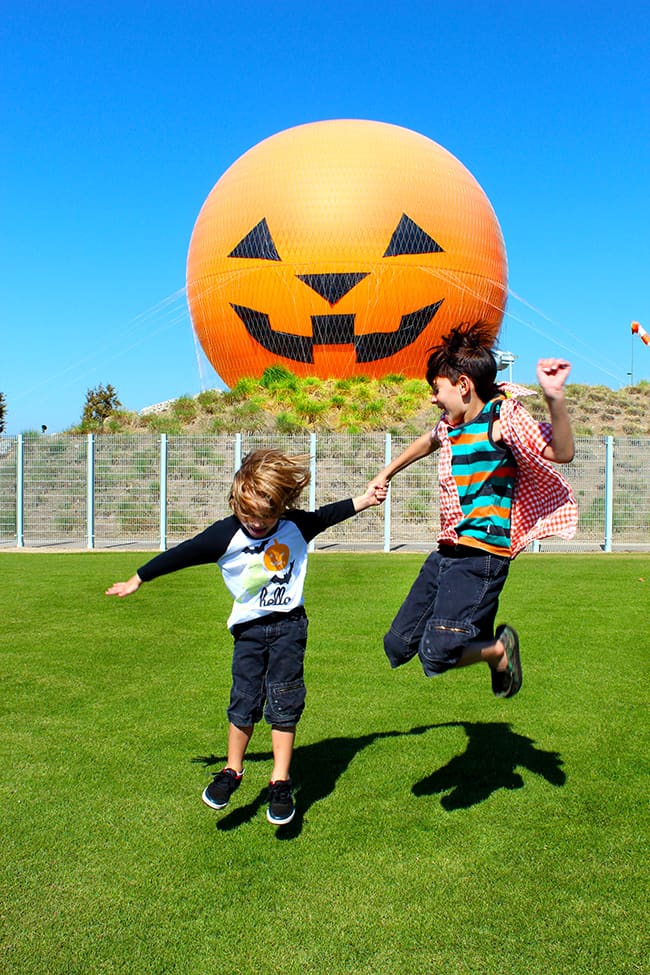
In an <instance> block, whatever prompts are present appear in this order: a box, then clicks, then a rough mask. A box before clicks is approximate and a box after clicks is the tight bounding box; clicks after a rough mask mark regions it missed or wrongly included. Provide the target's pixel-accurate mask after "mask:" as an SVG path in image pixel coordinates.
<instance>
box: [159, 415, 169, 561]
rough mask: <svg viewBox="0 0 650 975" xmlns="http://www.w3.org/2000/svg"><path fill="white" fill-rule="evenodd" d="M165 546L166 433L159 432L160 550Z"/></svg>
mask: <svg viewBox="0 0 650 975" xmlns="http://www.w3.org/2000/svg"><path fill="white" fill-rule="evenodd" d="M166 548H167V434H166V433H161V434H160V551H161V552H164V551H165V549H166Z"/></svg>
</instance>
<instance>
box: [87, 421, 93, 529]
mask: <svg viewBox="0 0 650 975" xmlns="http://www.w3.org/2000/svg"><path fill="white" fill-rule="evenodd" d="M86 528H87V542H86V547H87V548H94V547H95V435H94V434H93V433H89V434H88V436H87V439H86Z"/></svg>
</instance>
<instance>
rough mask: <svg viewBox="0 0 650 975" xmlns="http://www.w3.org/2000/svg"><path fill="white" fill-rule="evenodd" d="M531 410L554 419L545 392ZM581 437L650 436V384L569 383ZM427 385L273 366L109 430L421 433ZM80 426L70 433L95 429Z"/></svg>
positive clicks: (427, 423) (114, 422) (125, 415)
mask: <svg viewBox="0 0 650 975" xmlns="http://www.w3.org/2000/svg"><path fill="white" fill-rule="evenodd" d="M530 388H531V389H533V390H536V391H535V395H533V396H529V397H526V400H525V403H526V407H527V408H528V409H529V410H530V412H531V413H532V414H533V415H534V416H536V417H537V418H539V419H544V418H545V417H546V416H547V411H546V406H545V403H544V399H543V396H542V395H541V393H540V390H539V387H537V388H536V387H534V386H532V387H530ZM567 402H568V407H569V412H570V414H571V418H572V422H573V427H574V432H575V434H576V436H587V437H589V436H606V435H614V436H619V437H648V436H650V383H649V382H647V381H643V382H641V383H639V384H638V385H636V386H628V387H625V388H623V389H620V390H612V389H609V388H608V387H607V386H581V385H577V384H570V385H568V386H567ZM438 416H439V411H438V410H437V409H435V408H434V407H433V406H432V405H431V403H430V391H429V387H428V386H427V384H426V382H424V380H419V379H405V378H404V377H402V376H387V377H385V378H384V379H380V380H377V379H368V378H366V377H356V378H351V379H333V380H322V379H316V378H310V379H298V378H296V377H295V376H294V375H293V374H292V373H289V372H288V371H287V370H285V369H284V368H283V367H281V366H271V367H270V368H269V369H267V370H266V372H265V373H264V375H263V376H262V378H261V379H253V378H243V379H241V380H240V381H239V382H238V383H237V385H236V386H235V387H234V388H233V389H232V390H229V391H227V392H221V391H218V390H206V391H205V392H202V393H199V394H198V396H195V397H192V396H182V397H180V398H179V399H177V400H173V401H171V402H168V403H166V404H164V405H161V406H159V407H152V408H149V410H148V411H146V412H144V413H130V412H125V411H120V412H117V413H114V414H113V415H112V416H111V417H109V418H108V419H107V420H105V421H104V423H103V425H102V431H103V432H105V433H131V434H133V433H146V432H149V433H168V434H220V433H233V432H238V431H258V432H261V431H264V430H268V431H269V432H271V431H273V432H276V433H293V432H299V431H305V430H308V431H322V430H329V431H339V432H342V433H360V432H363V431H388V432H391V433H394V434H407V435H410V434H413V435H417V434H419V433H421V432H422V431H423V430H426V429H427V428H428V427H431V426H433V425H434V424H435V422H436V420H437V418H438ZM88 431H89V428H88V427H76V428H74V429H73V430H71V431H70V432H74V433H78V432H88Z"/></svg>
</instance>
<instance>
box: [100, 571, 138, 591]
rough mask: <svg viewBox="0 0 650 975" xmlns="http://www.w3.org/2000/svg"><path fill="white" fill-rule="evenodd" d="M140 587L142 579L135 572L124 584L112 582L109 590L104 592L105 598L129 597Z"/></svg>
mask: <svg viewBox="0 0 650 975" xmlns="http://www.w3.org/2000/svg"><path fill="white" fill-rule="evenodd" d="M141 585H142V579H141V578H140V576H139V575H138V573H137V572H136V573H135V575H132V576H131V578H130V579H128V580H127V581H126V582H114V583H113V585H112V586H111V587H110V589H107V590H106V592H105V595H106V596H130V595H131V594H132V593H134V592H137V591H138V589H139V588H140V586H141Z"/></svg>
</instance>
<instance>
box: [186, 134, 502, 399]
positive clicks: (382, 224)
mask: <svg viewBox="0 0 650 975" xmlns="http://www.w3.org/2000/svg"><path fill="white" fill-rule="evenodd" d="M506 297H507V264H506V255H505V248H504V243H503V237H502V234H501V230H500V227H499V224H498V221H497V219H496V216H495V214H494V211H493V209H492V207H491V205H490V202H489V200H488V198H487V196H486V195H485V193H484V192H483V190H482V189H481V187H480V186H479V184H478V183H477V181H476V180H475V179H474V177H473V176H472V175H471V173H470V172H469V171H468V170H467V169H466V168H465V167H464V166H463V165H462V164H461V163H460V162H459V161H458V160H457V159H456V158H455V157H454V156H452V155H451V153H449V152H448V151H447V150H446V149H443V148H442V146H440V145H438V144H437V143H435V142H433V141H431V140H430V139H428V138H426V137H425V136H423V135H420V134H418V133H417V132H413V131H411V130H409V129H404V128H401V127H399V126H395V125H388V124H386V123H383V122H370V121H359V120H353V119H344V120H338V121H327V122H314V123H311V124H308V125H301V126H297V127H296V128H292V129H287V130H286V131H284V132H280V133H278V134H277V135H274V136H271V137H270V138H268V139H265V140H264V141H263V142H260V143H259V144H258V145H256V146H254V147H253V148H252V149H250V150H249V151H248V152H246V153H244V155H243V156H241V157H240V158H239V159H238V160H237V161H236V162H235V163H233V165H232V166H231V167H230V168H229V169H228V170H227V171H226V172H225V173H224V175H223V176H222V177H221V179H220V180H219V181H218V182H217V184H216V185H215V187H214V188H213V190H212V191H211V193H210V194H209V196H208V198H207V200H206V201H205V203H204V205H203V207H202V209H201V212H200V213H199V216H198V219H197V221H196V225H195V227H194V231H193V233H192V239H191V242H190V247H189V253H188V259H187V298H188V303H189V308H190V314H191V317H192V322H193V325H194V329H195V331H196V334H197V336H198V339H199V341H200V343H201V345H202V347H203V349H204V351H205V354H206V356H207V357H208V359H209V360H210V362H211V363H212V365H213V366H214V368H215V370H216V371H217V373H218V374H219V375H220V376H221V378H222V379H223V380H224V382H225V383H226V384H228V385H229V386H233V385H234V384H235V383H236V382H237V380H238V379H240V378H241V377H242V376H261V374H262V373H263V371H264V370H265V369H266V368H267V367H268V366H269V365H271V364H274V363H280V364H282V365H283V366H285V367H286V368H288V369H290V370H291V371H292V372H293V373H295V374H296V375H299V376H319V377H321V378H323V379H326V378H345V377H350V376H355V375H367V376H373V377H381V376H385V375H387V374H389V373H401V374H402V375H405V376H411V377H421V376H422V375H423V374H424V370H425V364H426V360H427V357H428V350H429V349H430V348H431V347H432V346H433V345H435V344H436V342H437V341H439V339H440V338H441V336H443V335H445V334H446V333H447V332H448V331H449V329H450V328H451V327H453V326H454V325H458V324H460V323H461V322H466V321H477V320H479V319H481V320H483V321H486V322H488V323H490V324H491V325H492V326H493V329H494V337H495V339H496V336H497V333H498V331H499V326H500V324H501V321H502V318H503V312H504V309H505V303H506Z"/></svg>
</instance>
